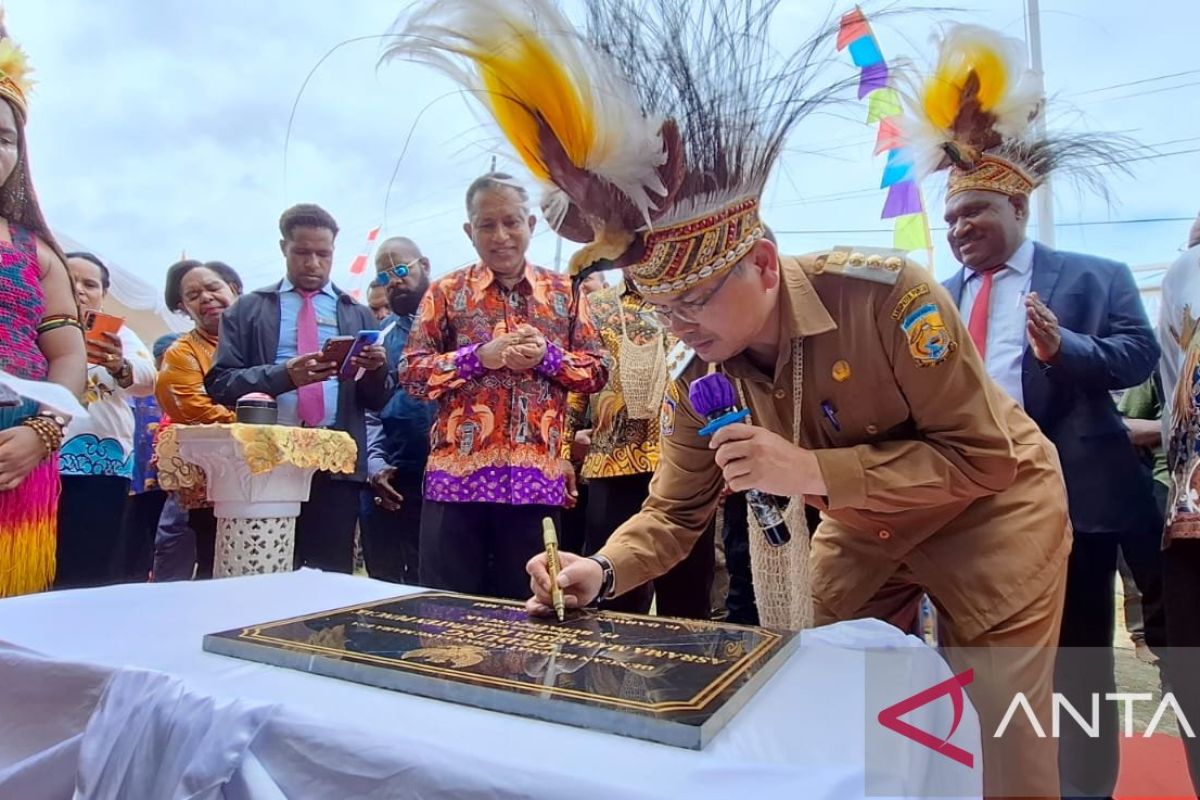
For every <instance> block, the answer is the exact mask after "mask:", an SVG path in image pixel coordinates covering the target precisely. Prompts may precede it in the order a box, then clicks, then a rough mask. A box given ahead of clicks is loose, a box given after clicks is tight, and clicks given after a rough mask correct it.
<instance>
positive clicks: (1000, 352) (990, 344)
mask: <svg viewBox="0 0 1200 800" xmlns="http://www.w3.org/2000/svg"><path fill="white" fill-rule="evenodd" d="M1032 282H1033V242H1032V241H1031V240H1029V239H1026V240H1025V241H1024V242H1022V243H1021V246H1020V247H1018V248H1017V249H1016V252H1014V253H1013V254H1012V257H1011V258H1009V259H1008V263H1007V264H1005V265H1004V267H1003V268H1002V269H999V270H997V271H996V274H995V275H993V276H992V298H991V302H990V304H989V305H990V308H989V309H988V333H987V347H986V351H985V356H984V366H985V367H986V368H987V372H988V375H990V376H992V380H994V381H995V382H996V383H998V384H1000V388H1002V389H1004V391H1006V392H1008V393H1009V395H1011V396H1012V398H1013V399H1014V400H1016V401H1017V404H1018V405H1020V406H1021V407H1022V408H1024V407H1025V392H1024V389H1022V387H1021V360H1022V359H1023V358H1025V345H1026V338H1025V295H1027V294H1029V287H1030V285H1031V283H1032ZM982 286H983V276H982V275H980V274H979V273H978V272H976V271H975V270H973V269H971V268H970V267H963V292H962V300H961V301H960V302H959V304H958V310H959V313H961V314H962V318H963V320H966V321H969V320H970V319H971V309H972V308H974V306H975V298H976V297H978V296H979V289H980V288H981V287H982Z"/></svg>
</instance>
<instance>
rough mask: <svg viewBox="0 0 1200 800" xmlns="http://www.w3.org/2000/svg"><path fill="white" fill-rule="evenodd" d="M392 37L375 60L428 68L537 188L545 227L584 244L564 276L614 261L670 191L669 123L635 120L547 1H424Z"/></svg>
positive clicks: (674, 150) (623, 96)
mask: <svg viewBox="0 0 1200 800" xmlns="http://www.w3.org/2000/svg"><path fill="white" fill-rule="evenodd" d="M393 33H394V34H395V35H396V39H395V41H394V43H393V44H392V45H391V46H389V47H388V48H387V50H386V52H385V54H384V59H385V60H388V59H407V60H411V61H419V62H423V63H426V64H429V65H430V66H433V67H434V68H436V69H438V70H440V71H441V72H443V73H445V74H446V75H448V76H449V77H450V78H452V79H453V80H455V81H456V82H457V83H458V84H459V85H461V86H462V87H463V88H464V89H466V90H467V91H468V92H469V93H471V94H472V95H473V96H474V97H475V98H476V99H477V100H478V101H479V102H480V103H481V104H482V106H483V108H484V109H485V110H486V111H487V112H488V113H489V114H490V115H491V116H492V117H493V119H494V120H495V122H496V124H497V125H498V126H499V127H500V130H501V131H502V132H503V133H504V135H505V137H506V138H507V139H508V140H509V142H510V143H511V144H512V145H513V147H514V148H515V149H516V151H517V154H518V155H519V156H520V157H521V160H522V161H523V162H524V163H525V166H526V167H527V168H528V169H529V170H530V172H532V173H533V175H534V176H535V177H536V178H538V179H539V180H541V181H542V182H543V183H544V184H545V188H546V196H545V198H544V200H543V208H544V209H545V213H546V217H547V220H548V221H549V223H550V225H551V227H553V228H555V229H556V230H558V231H559V232H560V233H561V234H562V235H564V236H566V237H567V238H570V239H573V240H575V241H579V242H584V243H587V242H591V243H592V244H591V245H590V247H589V248H585V250H584V251H581V252H580V253H577V254H576V256H575V258H574V259H573V262H572V272H573V273H575V272H578V270H579V269H581V268H582V267H583V266H586V263H585V262H591V261H593V260H595V259H598V258H607V259H615V258H617V257H618V256H620V255H621V253H623V252H624V251H625V250H626V248H628V247H629V245H630V243H631V242H632V240H633V233H632V232H633V231H635V230H637V229H638V228H639V227H643V226H645V225H648V224H650V222H651V221H652V220H653V219H654V218H655V216H657V214H658V213H659V209H660V208H661V207H662V206H663V205H664V204H665V202H666V201H667V200H668V199H669V198H670V197H671V195H672V193H673V191H674V188H675V187H676V186H677V185H678V183H679V176H680V164H681V161H682V145H681V142H680V139H679V134H678V132H677V131H676V129H675V126H674V124H672V123H670V122H666V121H664V120H663V119H662V118H661V117H656V116H653V115H646V114H643V112H642V108H641V105H640V104H639V101H638V98H637V97H636V96H634V94H633V93H632V92H631V90H630V87H629V86H628V84H627V83H626V82H625V80H624V78H623V77H622V76H621V74H620V72H619V71H618V70H617V68H616V67H615V66H614V65H613V64H612V62H611V61H610V60H609V59H607V58H606V57H604V56H602V55H601V54H600V53H598V52H597V51H596V50H595V49H593V48H591V47H589V46H588V45H587V43H586V42H585V41H584V40H583V39H582V37H581V36H580V35H579V34H578V33H577V32H576V31H575V29H574V28H573V27H572V26H571V24H570V23H569V22H568V21H567V20H566V18H565V17H564V16H563V15H562V14H561V13H560V12H559V11H558V9H557V8H555V7H554V5H553V4H552V2H551V0H429V2H425V3H422V4H420V5H418V6H417V8H416V9H414V10H413V11H412V12H411V13H410V14H408V15H407V16H406V17H403V18H401V19H400V20H399V21H397V23H396V25H395V27H394V28H393Z"/></svg>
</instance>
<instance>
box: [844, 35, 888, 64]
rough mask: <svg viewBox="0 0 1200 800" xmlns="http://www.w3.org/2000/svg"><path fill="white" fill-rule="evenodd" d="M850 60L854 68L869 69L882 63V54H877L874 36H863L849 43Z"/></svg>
mask: <svg viewBox="0 0 1200 800" xmlns="http://www.w3.org/2000/svg"><path fill="white" fill-rule="evenodd" d="M850 59H851V60H852V61H853V62H854V66H856V67H871V66H874V65H875V64H882V63H883V53H881V52H879V45H877V44H875V37H874V36H864V37H863V38H861V39H858V40H856V41H853V42H851V43H850Z"/></svg>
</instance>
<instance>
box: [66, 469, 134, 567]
mask: <svg viewBox="0 0 1200 800" xmlns="http://www.w3.org/2000/svg"><path fill="white" fill-rule="evenodd" d="M128 497H129V479H128V478H118V477H115V476H112V475H64V476H62V494H61V495H60V497H59V500H58V545H57V557H58V570H57V572H56V574H55V578H54V588H56V589H78V588H83V587H86V586H105V585H107V584H110V583H117V582H118V581H120V579H121V574H122V570H121V569H120V568H119V567H120V566H123V565H121V554H120V553H119V543H120V541H121V526H122V523H123V521H124V519H125V501H126V499H127V498H128Z"/></svg>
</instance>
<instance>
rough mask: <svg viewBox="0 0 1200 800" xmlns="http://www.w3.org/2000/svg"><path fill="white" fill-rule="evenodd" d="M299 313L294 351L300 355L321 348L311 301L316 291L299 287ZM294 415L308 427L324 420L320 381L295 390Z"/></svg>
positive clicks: (322, 393) (323, 392)
mask: <svg viewBox="0 0 1200 800" xmlns="http://www.w3.org/2000/svg"><path fill="white" fill-rule="evenodd" d="M296 291H298V292H300V297H301V298H303V299H302V301H301V304H300V313H299V314H297V315H296V351H297V352H298V353H299V354H300V355H306V354H308V353H315V352H317V351H318V350H320V349H321V341H320V335H319V334H318V332H317V307H316V304H314V303H313V297H314V296H315V295H316V292H304V291H301V290H299V289H297V290H296ZM296 391H297V394H298V399H297V401H296V416H298V417H299V418H300V422H301V423H303V424H304V425H305V426H307V427H309V428H318V427H320V426H321V423H322V422H324V421H325V387H324V386H323V385H322V384H320V383H310V384H308V385H307V386H301V387H300V388H299V389H297V390H296Z"/></svg>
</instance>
